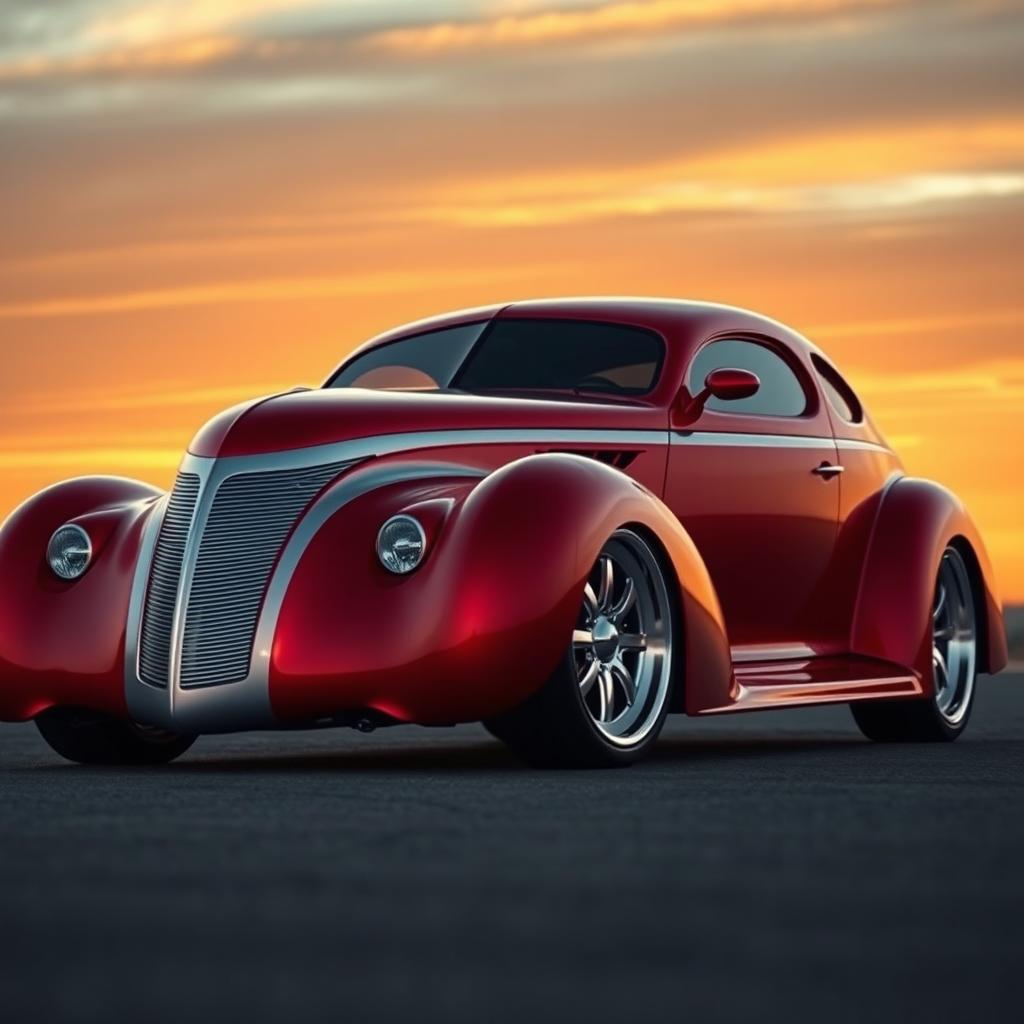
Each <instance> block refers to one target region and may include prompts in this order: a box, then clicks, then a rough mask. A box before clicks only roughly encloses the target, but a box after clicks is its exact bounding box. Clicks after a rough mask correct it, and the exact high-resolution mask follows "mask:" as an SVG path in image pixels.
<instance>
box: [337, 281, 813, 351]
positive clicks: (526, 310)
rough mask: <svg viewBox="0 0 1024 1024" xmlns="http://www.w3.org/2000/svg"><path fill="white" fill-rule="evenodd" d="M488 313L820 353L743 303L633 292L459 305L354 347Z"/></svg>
mask: <svg viewBox="0 0 1024 1024" xmlns="http://www.w3.org/2000/svg"><path fill="white" fill-rule="evenodd" d="M494 318H498V319H560V320H561V319H565V320H597V321H602V322H606V323H621V324H629V325H632V326H636V327H646V328H649V329H651V330H655V331H658V332H659V333H660V334H662V335H663V336H664V337H665V338H666V340H667V341H668V342H669V344H670V345H673V346H676V345H682V346H683V347H685V348H690V347H692V346H693V345H695V344H699V343H700V342H701V341H703V340H704V339H706V338H708V337H710V336H711V335H715V334H723V333H729V332H737V333H742V334H763V335H767V336H768V337H770V338H774V339H777V340H778V341H782V342H784V343H786V344H788V345H789V346H790V347H792V348H793V349H795V350H797V351H798V352H804V353H810V352H814V353H817V354H821V353H820V352H819V350H818V349H817V347H816V346H814V345H813V344H812V343H811V342H809V341H808V340H807V339H806V338H805V337H803V335H801V334H799V333H798V332H797V331H795V330H793V329H792V328H790V327H787V326H786V325H785V324H782V323H780V322H779V321H777V320H773V319H771V318H770V317H767V316H763V315H762V314H760V313H755V312H753V311H751V310H749V309H742V308H741V307H739V306H728V305H724V304H721V303H716V302H699V301H694V300H689V299H668V298H644V297H633V296H601V297H580V298H552V299H528V300H524V301H518V302H511V303H498V304H495V305H490V306H478V307H474V308H471V309H461V310H456V311H454V312H451V313H444V314H442V315H440V316H433V317H428V318H426V319H424V320H417V321H414V322H412V323H408V324H403V325H402V326H400V327H397V328H394V329H393V330H390V331H387V332H386V333H384V334H380V335H378V336H377V337H375V338H372V339H371V340H370V341H368V342H366V344H364V345H362V346H360V347H359V348H358V349H357V350H356V351H357V352H360V353H362V352H365V351H367V350H368V349H371V348H376V347H377V346H378V345H384V344H387V343H388V342H390V341H396V340H398V339H400V338H404V337H409V336H412V335H416V334H423V333H427V332H429V331H435V330H440V329H442V328H445V327H457V326H459V325H460V324H468V323H477V322H480V321H484V320H491V319H494ZM354 354H355V353H353V355H354ZM348 358H351V356H349V357H348Z"/></svg>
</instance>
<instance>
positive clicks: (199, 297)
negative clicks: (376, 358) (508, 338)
mask: <svg viewBox="0 0 1024 1024" xmlns="http://www.w3.org/2000/svg"><path fill="white" fill-rule="evenodd" d="M537 270H538V265H537V264H533V265H532V266H528V267H526V266H524V267H498V268H490V269H486V268H484V269H481V268H447V269H438V270H434V271H409V272H400V271H386V270H384V271H380V272H379V273H371V274H347V275H338V276H335V277H313V276H311V277H295V278H272V279H266V280H251V281H230V282H222V283H219V284H209V285H185V286H182V287H170V288H153V289H144V290H139V291H131V292H117V293H113V294H102V295H79V296H71V297H67V298H54V299H41V300H37V301H29V302H11V303H7V304H0V319H2V320H10V319H16V318H22V317H55V316H88V315H94V314H101V313H129V312H135V311H138V310H154V309H173V308H181V307H186V306H210V305H214V306H216V305H222V304H228V303H239V302H241V303H255V302H271V301H292V302H295V301H302V300H309V299H324V298H344V297H346V296H357V297H359V296H367V295H381V294H384V295H387V294H392V293H395V292H402V291H409V290H414V289H423V288H430V287H431V285H432V284H433V285H442V284H448V283H450V282H451V281H452V280H453V279H457V280H459V281H460V282H461V283H463V284H466V283H473V282H476V283H478V284H481V285H483V284H493V283H494V282H495V281H500V280H505V279H515V278H518V277H523V276H532V275H533V274H535V273H536V272H537Z"/></svg>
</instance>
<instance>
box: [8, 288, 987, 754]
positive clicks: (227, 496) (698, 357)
mask: <svg viewBox="0 0 1024 1024" xmlns="http://www.w3.org/2000/svg"><path fill="white" fill-rule="evenodd" d="M1005 663H1006V638H1005V633H1004V629H1003V620H1002V615H1001V611H1000V606H999V601H998V599H997V597H996V594H995V588H994V585H993V582H992V570H991V567H990V565H989V560H988V557H987V555H986V554H985V548H984V546H983V544H982V541H981V538H980V537H979V536H978V531H977V530H976V528H975V526H974V524H973V523H972V522H971V519H970V518H969V516H968V514H967V513H966V511H965V510H964V507H963V506H962V505H961V504H960V502H959V501H958V500H957V499H956V498H955V497H954V496H953V495H952V494H951V493H950V492H949V491H947V490H945V489H944V488H942V487H941V486H939V485H938V484H935V483H931V482H930V481H927V480H918V479H913V478H911V477H908V476H906V475H905V474H904V472H903V469H902V467H901V465H900V461H899V459H898V458H897V456H896V455H895V454H894V453H893V452H892V451H891V450H890V448H889V447H888V446H887V445H886V443H885V441H884V440H883V439H882V437H881V435H880V434H879V433H878V431H877V430H876V429H875V427H874V426H873V424H872V423H871V420H870V419H869V418H868V416H867V414H866V413H865V411H864V409H863V407H862V405H861V403H860V401H859V400H858V398H857V396H856V395H855V394H854V392H853V391H852V389H851V388H850V386H849V385H848V384H847V383H846V382H845V381H844V380H843V378H842V376H841V375H840V374H839V372H838V371H837V370H836V368H835V367H834V365H833V364H832V363H831V362H830V361H829V360H828V359H827V357H826V356H825V355H824V354H823V353H822V352H820V351H819V350H818V349H817V348H815V347H814V346H813V345H811V344H810V343H809V342H807V341H806V340H805V339H804V338H802V337H801V336H800V335H799V334H796V333H795V332H794V331H791V330H789V329H788V328H786V327H783V326H782V325H781V324H778V323H776V322H775V321H773V320H769V319H766V318H765V317H762V316H758V315H756V314H754V313H750V312H746V311H743V310H740V309H733V308H729V307H726V306H716V305H708V304H702V303H688V302H673V301H656V300H618V299H597V300H568V301H544V302H524V303H516V304H514V305H510V306H504V307H492V308H487V309H476V310H469V311H464V312H460V313H455V314H452V315H449V316H444V317H439V318H436V319H433V320H427V321H423V322H421V323H417V324H413V325H410V326H407V327H403V328H400V329H399V330H396V331H393V332H391V333H389V334H385V335H383V336H381V337H379V338H376V339H374V340H373V341H371V342H369V343H368V344H366V345H364V346H363V347H362V348H361V349H359V350H358V351H357V352H356V353H355V354H353V355H352V356H350V357H349V358H348V359H347V360H346V361H345V362H344V363H342V365H341V367H340V368H339V369H338V370H337V371H336V372H335V373H334V374H332V376H331V377H330V379H329V380H328V381H327V383H326V384H325V385H324V386H323V387H322V388H319V389H316V390H308V389H306V390H298V391H291V392H287V393H283V394H279V395H274V396H271V397H269V398H263V399H259V400H257V401H254V402H250V403H248V404H246V405H242V406H239V407H237V408H234V409H231V410H229V411H228V412H226V413H223V414H222V415H220V416H218V417H217V418H216V419H214V420H212V421H211V422H210V423H208V424H207V425H206V426H205V427H204V428H203V429H202V430H201V431H200V432H199V434H198V435H197V436H196V438H195V440H194V441H193V442H192V444H191V446H190V448H189V451H188V453H187V454H186V455H185V458H184V460H183V462H182V464H181V469H180V472H179V474H178V477H177V482H176V483H175V485H174V489H173V490H172V491H171V493H170V494H169V495H168V494H162V493H160V492H159V491H157V490H155V489H154V488H152V487H149V486H147V485H146V484H142V483H136V482H133V481H130V480H123V479H116V478H111V477H92V478H85V479H78V480H71V481H69V482H67V483H64V484H59V485H57V486H55V487H51V488H49V489H48V490H46V491H44V492H42V493H41V494H39V495H37V496H36V497H35V498H33V499H31V500H30V501H28V502H27V503H26V504H24V505H22V506H21V507H20V508H19V509H18V510H17V511H16V512H15V513H14V514H13V515H12V516H11V517H10V519H9V520H8V521H7V522H6V524H5V525H4V526H3V529H2V531H0V719H4V720H8V721H24V720H28V719H34V720H35V722H36V723H37V725H38V727H39V729H40V731H41V732H42V734H43V736H44V737H45V738H46V739H47V740H48V741H49V743H50V744H51V746H52V747H53V748H54V749H55V750H56V751H58V752H59V753H60V754H62V755H64V756H65V757H68V758H70V759H72V760H75V761H81V762H88V763H156V762H164V761H168V760H170V759H171V758H173V757H175V756H177V755H178V754H180V753H182V752H183V751H184V750H185V749H187V747H188V746H189V745H190V743H191V742H192V740H193V739H194V737H195V735H196V734H198V733H205V732H228V731H235V730H243V729H263V728H289V727H309V726H333V725H350V726H354V727H356V728H357V729H361V730H370V729H372V728H375V727H377V726H381V725H391V724H394V723H400V722H416V723H420V724H422V725H450V724H452V723H456V722H470V721H483V722H484V723H485V724H486V725H487V727H488V728H489V729H490V730H491V732H492V733H493V734H494V735H496V736H498V737H499V738H500V739H502V740H504V741H505V742H506V743H507V744H508V745H509V746H510V747H511V748H512V749H513V750H515V751H516V752H517V753H519V754H520V755H521V756H523V757H524V758H526V759H527V760H529V761H532V762H534V763H538V764H545V765H547V764H553V765H558V764H561V765H585V766H601V765H619V764H628V763H630V762H633V761H635V760H636V759H638V758H639V757H641V756H642V755H643V754H645V753H646V752H647V751H648V750H650V748H651V746H652V745H653V744H654V742H655V741H656V739H657V737H658V733H659V732H660V730H661V728H662V725H663V723H664V721H665V718H666V715H668V714H669V713H673V712H680V713H686V714H689V715H714V714H721V713H724V712H729V711H748V710H753V709H758V708H779V707H791V706H794V705H804V704H818V703H836V702H844V703H846V702H848V703H849V704H850V707H851V709H852V711H853V715H854V718H855V719H856V721H857V723H858V725H859V726H860V728H861V729H862V730H863V731H864V733H865V734H866V735H867V736H869V737H871V738H872V739H876V740H901V741H902V740H953V739H956V737H957V736H959V735H960V733H961V732H962V731H963V729H964V727H965V725H966V723H967V719H968V716H969V714H970V711H971V704H972V701H973V697H974V690H975V680H976V677H977V674H978V673H979V672H997V671H998V670H999V669H1000V668H1002V667H1003V666H1004V665H1005Z"/></svg>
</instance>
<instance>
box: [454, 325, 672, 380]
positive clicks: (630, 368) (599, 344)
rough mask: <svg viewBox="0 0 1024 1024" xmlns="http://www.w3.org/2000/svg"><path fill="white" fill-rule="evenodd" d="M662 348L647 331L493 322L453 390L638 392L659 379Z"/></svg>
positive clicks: (612, 327) (620, 327)
mask: <svg viewBox="0 0 1024 1024" xmlns="http://www.w3.org/2000/svg"><path fill="white" fill-rule="evenodd" d="M663 351H664V346H663V343H662V341H661V339H660V338H659V337H658V336H657V335H656V334H653V333H651V332H650V331H645V330H642V329H640V328H637V327H625V326H622V325H620V324H605V323H596V322H595V323H589V322H582V321H574V320H498V321H495V322H494V324H493V326H492V327H491V329H490V330H489V331H488V332H487V334H486V335H485V337H484V339H483V341H482V342H481V343H480V345H479V346H478V347H477V348H476V349H474V351H473V352H472V354H471V355H470V357H469V359H468V361H467V363H466V365H465V366H464V367H463V369H462V370H461V371H460V372H459V374H458V375H457V376H456V378H455V380H454V381H453V384H452V386H453V387H455V388H461V389H463V390H466V391H500V390H517V389H523V390H540V391H550V390H558V391H572V390H580V391H594V392H604V393H607V394H642V393H643V392H645V391H650V390H651V388H652V387H653V386H654V383H655V381H656V380H657V378H658V371H659V369H660V367H661V360H662V355H663Z"/></svg>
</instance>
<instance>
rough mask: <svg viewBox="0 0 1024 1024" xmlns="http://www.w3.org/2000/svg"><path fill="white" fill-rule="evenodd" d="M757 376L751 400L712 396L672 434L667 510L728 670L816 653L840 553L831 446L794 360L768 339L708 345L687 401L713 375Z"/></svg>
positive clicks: (813, 394) (824, 641) (816, 399)
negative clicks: (728, 650) (684, 542)
mask: <svg viewBox="0 0 1024 1024" xmlns="http://www.w3.org/2000/svg"><path fill="white" fill-rule="evenodd" d="M720 368H736V369H742V370H748V371H750V372H752V373H754V374H756V375H757V377H758V379H759V381H760V388H759V389H758V391H757V393H756V394H755V395H753V396H752V397H750V398H746V399H740V400H738V401H730V402H727V401H722V400H720V399H716V398H714V397H712V398H710V399H709V400H708V402H707V403H706V405H705V406H704V408H703V410H702V411H701V413H700V415H699V417H698V419H697V420H695V421H693V422H691V423H688V424H687V426H686V427H685V429H673V431H672V435H671V445H670V453H669V472H668V478H667V483H666V491H665V500H666V503H667V504H668V505H669V507H670V508H671V509H672V510H673V512H675V514H676V515H677V516H678V518H679V519H680V521H681V522H682V523H683V525H684V526H685V527H686V529H687V531H688V532H689V534H690V536H691V537H692V538H693V540H694V543H695V544H696V545H697V548H698V549H699V550H700V552H701V554H702V556H703V558H704V561H705V563H706V564H707V566H708V570H709V572H710V574H711V577H712V581H713V582H714V584H715V587H716V589H717V591H718V595H719V599H720V601H721V604H722V609H723V613H724V616H725V621H726V627H727V629H728V632H729V638H730V643H731V645H732V647H733V656H734V660H739V661H756V660H761V659H770V658H773V657H774V658H778V657H787V656H804V655H807V654H810V653H812V652H813V653H823V652H825V651H827V650H829V648H830V647H832V646H834V643H835V640H836V637H835V636H834V634H833V630H832V628H831V626H830V625H829V623H830V622H831V621H832V620H831V619H830V618H829V616H828V615H827V614H823V611H824V609H823V607H822V602H823V601H826V592H827V581H828V574H829V567H830V563H831V561H832V557H833V552H834V549H835V544H836V533H837V526H838V515H839V483H840V478H839V472H841V471H840V470H838V468H837V463H838V460H837V457H836V446H835V442H834V439H833V437H832V431H831V426H830V423H829V419H828V415H827V412H826V411H825V409H824V406H823V403H822V400H821V397H820V393H819V390H818V388H817V385H816V382H815V378H814V376H813V374H812V373H811V372H810V368H809V366H808V365H806V364H805V363H804V361H803V359H802V354H800V353H797V352H794V351H793V350H791V349H790V348H789V347H787V346H785V345H783V344H782V343H781V342H778V341H776V340H774V339H770V338H767V337H754V336H729V337H716V338H712V339H711V340H709V341H707V342H706V343H705V344H703V345H702V346H700V347H699V348H698V349H697V350H696V351H695V353H694V355H693V358H692V360H691V362H690V365H689V367H688V370H687V374H686V385H687V389H688V391H689V393H690V394H691V395H694V394H697V393H698V392H700V391H701V390H702V388H703V386H704V380H705V378H706V376H707V374H708V373H710V372H711V371H712V370H715V369H720Z"/></svg>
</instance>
